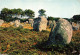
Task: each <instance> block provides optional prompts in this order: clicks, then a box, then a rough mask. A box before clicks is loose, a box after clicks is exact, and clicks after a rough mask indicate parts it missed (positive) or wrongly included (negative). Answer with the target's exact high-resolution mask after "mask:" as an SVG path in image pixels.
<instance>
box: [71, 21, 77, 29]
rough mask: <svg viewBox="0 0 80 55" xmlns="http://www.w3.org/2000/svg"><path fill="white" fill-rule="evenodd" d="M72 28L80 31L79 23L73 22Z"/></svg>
mask: <svg viewBox="0 0 80 55" xmlns="http://www.w3.org/2000/svg"><path fill="white" fill-rule="evenodd" d="M72 28H73V30H79V23H78V22H77V23H74V22H72Z"/></svg>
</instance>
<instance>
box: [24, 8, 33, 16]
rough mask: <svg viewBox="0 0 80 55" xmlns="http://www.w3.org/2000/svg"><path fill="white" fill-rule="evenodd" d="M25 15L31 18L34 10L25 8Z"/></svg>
mask: <svg viewBox="0 0 80 55" xmlns="http://www.w3.org/2000/svg"><path fill="white" fill-rule="evenodd" d="M25 15H27V16H28V17H29V18H32V17H34V16H35V14H34V11H33V10H30V9H28V10H27V9H26V10H25Z"/></svg>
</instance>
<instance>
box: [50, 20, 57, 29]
mask: <svg viewBox="0 0 80 55" xmlns="http://www.w3.org/2000/svg"><path fill="white" fill-rule="evenodd" d="M55 23H56V21H55V20H53V21H52V23H51V24H50V28H52V27H53V26H55Z"/></svg>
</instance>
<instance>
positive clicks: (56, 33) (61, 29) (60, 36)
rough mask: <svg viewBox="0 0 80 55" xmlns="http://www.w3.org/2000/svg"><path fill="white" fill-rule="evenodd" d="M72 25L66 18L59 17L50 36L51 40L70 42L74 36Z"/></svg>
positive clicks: (60, 42)
mask: <svg viewBox="0 0 80 55" xmlns="http://www.w3.org/2000/svg"><path fill="white" fill-rule="evenodd" d="M72 31H73V30H72V26H71V24H70V23H69V22H68V21H67V20H65V19H59V20H58V22H57V23H56V26H55V28H54V30H53V27H52V29H51V33H50V36H49V41H50V42H51V43H55V44H69V43H70V41H71V38H72Z"/></svg>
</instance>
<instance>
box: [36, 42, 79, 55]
mask: <svg viewBox="0 0 80 55" xmlns="http://www.w3.org/2000/svg"><path fill="white" fill-rule="evenodd" d="M48 43H49V42H48V41H45V42H41V43H38V44H37V45H35V47H36V49H39V50H41V51H44V52H47V51H51V52H58V53H65V54H67V55H79V51H80V49H79V44H78V45H77V46H76V45H75V44H74V43H73V42H71V43H70V44H66V45H56V44H53V45H50V46H49V44H48Z"/></svg>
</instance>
